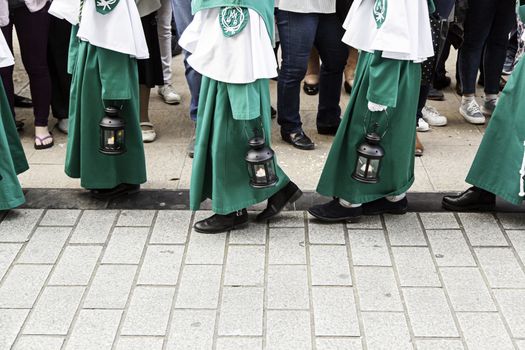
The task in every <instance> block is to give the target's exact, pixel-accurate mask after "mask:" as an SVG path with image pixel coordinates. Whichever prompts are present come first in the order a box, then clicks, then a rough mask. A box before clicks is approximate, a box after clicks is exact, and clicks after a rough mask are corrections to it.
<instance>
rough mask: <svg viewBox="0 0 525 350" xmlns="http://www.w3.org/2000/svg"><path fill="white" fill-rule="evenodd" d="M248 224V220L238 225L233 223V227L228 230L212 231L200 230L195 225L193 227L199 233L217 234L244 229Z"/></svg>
mask: <svg viewBox="0 0 525 350" xmlns="http://www.w3.org/2000/svg"><path fill="white" fill-rule="evenodd" d="M246 226H248V221H246V222H244V223H242V224H238V225H233V226H232V227H230V228H228V229H227V230H210V231H206V230H199V229H198V228H196V227H195V226H193V229H194V230H195V232H198V233H203V234H217V233H223V232H228V231H233V230H236V229H242V228H245V227H246Z"/></svg>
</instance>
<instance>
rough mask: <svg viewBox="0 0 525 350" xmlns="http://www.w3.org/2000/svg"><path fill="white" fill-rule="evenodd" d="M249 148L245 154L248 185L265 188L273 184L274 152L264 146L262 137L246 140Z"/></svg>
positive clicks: (274, 173)
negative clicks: (248, 178) (248, 175)
mask: <svg viewBox="0 0 525 350" xmlns="http://www.w3.org/2000/svg"><path fill="white" fill-rule="evenodd" d="M248 145H249V146H250V148H251V149H250V150H249V151H248V153H247V154H246V158H245V159H246V163H247V164H248V173H249V174H250V186H252V187H253V188H267V187H272V186H274V185H275V184H276V183H277V181H278V180H279V179H278V178H277V173H276V167H275V156H274V155H275V153H274V151H273V150H272V149H271V148H270V147H268V146H266V141H265V139H264V137H261V136H255V137H253V138H252V139H250V141H248Z"/></svg>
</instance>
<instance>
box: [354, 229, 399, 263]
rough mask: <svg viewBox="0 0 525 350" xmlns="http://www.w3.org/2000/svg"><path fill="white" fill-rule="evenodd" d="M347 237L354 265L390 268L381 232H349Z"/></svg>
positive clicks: (383, 236) (388, 256)
mask: <svg viewBox="0 0 525 350" xmlns="http://www.w3.org/2000/svg"><path fill="white" fill-rule="evenodd" d="M348 236H349V238H350V246H351V247H352V261H353V263H354V265H368V266H372V265H376V266H392V262H391V261H390V254H389V253H388V248H387V245H386V240H385V235H384V232H383V231H382V230H381V231H379V230H350V231H348Z"/></svg>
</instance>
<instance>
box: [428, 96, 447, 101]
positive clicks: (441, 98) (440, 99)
mask: <svg viewBox="0 0 525 350" xmlns="http://www.w3.org/2000/svg"><path fill="white" fill-rule="evenodd" d="M427 99H429V100H431V101H445V96H443V97H441V96H440V97H434V96H428V97H427Z"/></svg>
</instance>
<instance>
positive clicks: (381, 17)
mask: <svg viewBox="0 0 525 350" xmlns="http://www.w3.org/2000/svg"><path fill="white" fill-rule="evenodd" d="M386 10H387V0H375V4H374V19H375V21H376V25H377V28H378V29H379V28H381V26H382V25H383V23H384V22H385V20H386Z"/></svg>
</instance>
